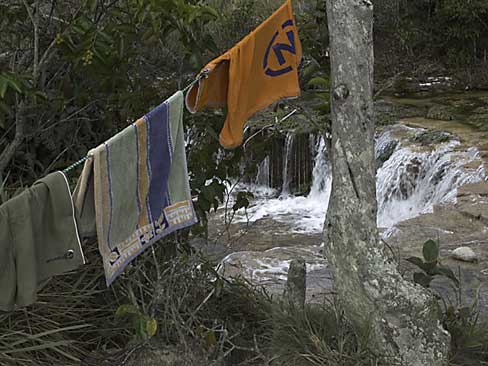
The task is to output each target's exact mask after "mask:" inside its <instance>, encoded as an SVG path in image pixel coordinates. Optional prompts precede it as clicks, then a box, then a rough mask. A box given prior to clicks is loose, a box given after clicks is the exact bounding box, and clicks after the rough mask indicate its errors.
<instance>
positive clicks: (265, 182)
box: [255, 156, 271, 188]
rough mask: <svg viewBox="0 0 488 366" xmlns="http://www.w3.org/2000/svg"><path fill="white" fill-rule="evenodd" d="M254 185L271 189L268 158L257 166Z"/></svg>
mask: <svg viewBox="0 0 488 366" xmlns="http://www.w3.org/2000/svg"><path fill="white" fill-rule="evenodd" d="M255 182H256V184H258V185H260V186H265V187H269V188H270V187H271V179H270V174H269V156H266V157H265V158H264V160H263V161H262V162H261V163H260V164H259V165H258V173H257V174H256V181H255Z"/></svg>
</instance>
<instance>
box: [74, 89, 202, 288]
mask: <svg viewBox="0 0 488 366" xmlns="http://www.w3.org/2000/svg"><path fill="white" fill-rule="evenodd" d="M183 99H184V97H183V93H182V92H177V93H176V94H174V95H173V96H172V97H170V98H169V99H168V100H167V101H165V102H164V103H162V104H161V105H160V106H158V107H157V108H156V109H154V110H152V111H151V112H149V113H148V114H147V115H145V116H144V117H143V118H141V119H139V120H137V121H136V122H135V123H134V124H132V125H130V126H129V127H127V128H125V129H124V130H123V131H122V132H120V133H118V134H117V135H115V136H114V137H112V138H111V139H110V140H108V141H107V142H105V143H103V144H102V145H100V146H99V147H97V148H96V149H94V150H92V151H90V152H89V153H88V155H89V156H91V157H92V158H91V159H89V160H87V161H86V162H85V166H84V168H83V172H82V175H81V177H80V179H79V181H78V185H77V187H76V190H75V193H74V201H75V207H76V210H77V215H78V219H79V228H80V231H81V232H82V235H83V236H89V235H90V234H92V233H93V232H94V231H95V228H96V233H97V238H98V247H99V250H100V253H101V254H102V257H103V265H104V269H105V278H106V282H107V285H108V286H109V285H110V284H111V283H112V282H113V281H114V279H115V278H116V277H117V276H118V275H119V274H120V273H121V272H122V271H123V269H124V268H125V267H126V266H127V265H128V264H129V263H130V262H131V261H132V260H133V259H134V258H135V257H136V256H137V255H139V254H140V253H141V252H142V251H143V250H145V249H146V248H148V247H149V246H151V245H152V244H153V243H154V242H156V241H157V240H159V239H161V238H162V237H164V236H166V235H168V234H170V233H172V232H174V231H175V230H178V229H182V228H185V227H188V226H190V225H193V224H194V223H196V222H197V219H196V215H195V211H194V209H193V204H192V201H191V195H190V186H189V183H188V171H187V165H186V155H185V142H184V135H183Z"/></svg>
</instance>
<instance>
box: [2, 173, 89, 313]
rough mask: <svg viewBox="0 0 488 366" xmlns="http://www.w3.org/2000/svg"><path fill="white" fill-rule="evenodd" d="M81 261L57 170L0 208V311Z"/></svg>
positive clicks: (26, 299)
mask: <svg viewBox="0 0 488 366" xmlns="http://www.w3.org/2000/svg"><path fill="white" fill-rule="evenodd" d="M84 263H85V258H84V256H83V251H82V249H81V245H80V239H79V236H78V233H77V228H76V223H75V215H74V208H73V202H72V201H71V192H70V189H69V185H68V181H67V180H66V177H65V175H64V174H63V173H62V172H55V173H52V174H49V175H48V176H46V177H44V178H43V179H41V180H39V181H37V182H35V183H34V185H33V186H32V187H31V188H29V189H27V190H25V191H24V192H22V193H21V194H19V195H18V196H15V197H14V198H12V199H11V200H9V201H7V202H5V203H4V204H3V205H1V206H0V294H1V296H0V310H3V311H10V310H14V309H15V307H19V306H26V305H29V304H32V303H33V302H35V301H36V298H37V291H38V289H39V287H40V284H41V283H42V282H43V281H44V280H47V279H48V278H50V277H52V276H54V275H58V274H61V273H64V272H67V271H71V270H74V269H76V268H77V267H78V266H80V265H82V264H84Z"/></svg>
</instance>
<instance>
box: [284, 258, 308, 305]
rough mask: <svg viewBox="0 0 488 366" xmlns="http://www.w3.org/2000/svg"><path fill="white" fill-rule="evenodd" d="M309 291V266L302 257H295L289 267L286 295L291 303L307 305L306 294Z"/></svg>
mask: <svg viewBox="0 0 488 366" xmlns="http://www.w3.org/2000/svg"><path fill="white" fill-rule="evenodd" d="M306 291H307V267H306V264H305V261H304V260H303V259H302V258H298V259H294V260H292V261H291V263H290V268H289V269H288V278H287V280H286V289H285V297H287V298H288V301H289V302H290V304H293V305H294V306H296V307H297V308H303V307H304V306H305V294H306Z"/></svg>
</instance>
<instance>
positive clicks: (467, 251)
mask: <svg viewBox="0 0 488 366" xmlns="http://www.w3.org/2000/svg"><path fill="white" fill-rule="evenodd" d="M451 257H452V258H454V259H457V260H460V261H464V262H477V261H478V258H477V256H476V253H475V252H474V251H473V249H471V248H469V247H459V248H456V249H454V250H453V251H452V252H451Z"/></svg>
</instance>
